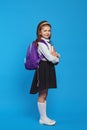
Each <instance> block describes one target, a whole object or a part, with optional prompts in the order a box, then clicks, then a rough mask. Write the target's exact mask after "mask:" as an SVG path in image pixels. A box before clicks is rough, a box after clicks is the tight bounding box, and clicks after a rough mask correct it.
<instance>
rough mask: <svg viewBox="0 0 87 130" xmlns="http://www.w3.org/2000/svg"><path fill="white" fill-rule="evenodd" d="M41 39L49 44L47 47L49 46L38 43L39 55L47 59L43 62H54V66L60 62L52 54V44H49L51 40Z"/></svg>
mask: <svg viewBox="0 0 87 130" xmlns="http://www.w3.org/2000/svg"><path fill="white" fill-rule="evenodd" d="M41 39H43V40H44V41H45V42H46V43H47V45H48V46H47V45H45V44H44V43H42V42H38V53H39V55H40V54H41V53H42V54H43V55H44V57H45V58H43V59H42V60H44V61H47V60H48V61H50V62H52V63H54V64H55V63H57V62H59V58H58V57H56V56H53V55H52V54H51V52H52V45H51V44H50V43H48V42H49V39H45V38H41Z"/></svg>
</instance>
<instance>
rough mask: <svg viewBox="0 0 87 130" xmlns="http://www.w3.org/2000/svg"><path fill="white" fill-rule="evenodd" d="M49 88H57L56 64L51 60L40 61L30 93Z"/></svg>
mask: <svg viewBox="0 0 87 130" xmlns="http://www.w3.org/2000/svg"><path fill="white" fill-rule="evenodd" d="M49 88H57V83H56V72H55V66H54V64H53V63H51V62H49V61H40V63H39V68H38V69H37V70H36V71H35V74H34V77H33V81H32V85H31V89H30V94H36V93H38V92H40V91H43V90H45V89H49Z"/></svg>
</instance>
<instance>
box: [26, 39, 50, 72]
mask: <svg viewBox="0 0 87 130" xmlns="http://www.w3.org/2000/svg"><path fill="white" fill-rule="evenodd" d="M40 42H42V44H45V45H47V43H46V42H45V41H44V40H41V41H40ZM47 46H48V45H47ZM42 58H44V56H43V54H41V55H39V54H38V51H37V47H36V41H33V42H32V44H31V45H29V47H28V50H27V53H26V57H25V61H24V64H25V68H26V69H27V70H34V69H36V68H38V66H39V62H40V60H42Z"/></svg>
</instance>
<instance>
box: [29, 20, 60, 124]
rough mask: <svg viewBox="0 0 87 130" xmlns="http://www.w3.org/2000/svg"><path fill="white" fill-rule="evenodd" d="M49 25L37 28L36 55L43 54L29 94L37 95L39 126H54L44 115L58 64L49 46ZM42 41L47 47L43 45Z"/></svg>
mask: <svg viewBox="0 0 87 130" xmlns="http://www.w3.org/2000/svg"><path fill="white" fill-rule="evenodd" d="M50 38H51V25H50V24H49V23H48V22H47V21H42V22H40V23H39V24H38V26H37V39H36V46H37V49H38V54H39V55H40V54H43V55H44V58H43V59H42V60H41V61H40V63H39V68H38V69H37V70H36V71H35V74H34V78H33V82H32V86H31V90H30V94H36V93H37V92H38V93H39V96H38V102H37V105H38V110H39V113H40V120H39V123H40V124H46V125H55V123H56V121H55V120H51V119H50V118H48V116H47V114H46V98H47V94H48V89H49V88H56V87H57V84H56V74H55V68H54V65H55V64H56V63H58V62H59V57H60V55H59V54H58V53H57V52H56V51H55V49H54V47H53V46H52V45H51V44H50ZM41 40H44V41H45V42H46V44H47V45H45V44H43V43H42V42H41Z"/></svg>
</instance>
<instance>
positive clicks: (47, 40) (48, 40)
mask: <svg viewBox="0 0 87 130" xmlns="http://www.w3.org/2000/svg"><path fill="white" fill-rule="evenodd" d="M41 39H43V40H44V41H46V42H50V39H46V38H43V37H42V38H41Z"/></svg>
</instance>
